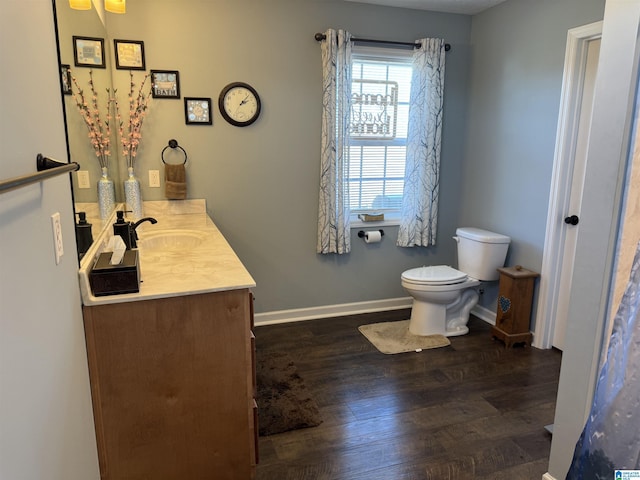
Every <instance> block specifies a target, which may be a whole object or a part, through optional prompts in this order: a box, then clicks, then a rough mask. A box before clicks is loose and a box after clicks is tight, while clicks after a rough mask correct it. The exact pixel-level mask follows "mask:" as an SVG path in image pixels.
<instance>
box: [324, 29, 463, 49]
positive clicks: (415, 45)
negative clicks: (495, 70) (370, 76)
mask: <svg viewBox="0 0 640 480" xmlns="http://www.w3.org/2000/svg"><path fill="white" fill-rule="evenodd" d="M326 38H327V36H326V35H325V34H324V33H316V34H315V39H316V41H318V42H321V41H322V40H326ZM351 41H352V42H362V43H380V44H384V45H398V46H402V47H412V48H420V47H421V45H420V44H419V43H414V42H394V41H391V40H374V39H371V38H352V39H351ZM444 50H445V52H448V51H449V50H451V45H449V44H448V43H445V44H444Z"/></svg>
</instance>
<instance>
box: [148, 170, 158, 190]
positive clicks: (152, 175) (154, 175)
mask: <svg viewBox="0 0 640 480" xmlns="http://www.w3.org/2000/svg"><path fill="white" fill-rule="evenodd" d="M149 186H150V187H159V186H160V170H149Z"/></svg>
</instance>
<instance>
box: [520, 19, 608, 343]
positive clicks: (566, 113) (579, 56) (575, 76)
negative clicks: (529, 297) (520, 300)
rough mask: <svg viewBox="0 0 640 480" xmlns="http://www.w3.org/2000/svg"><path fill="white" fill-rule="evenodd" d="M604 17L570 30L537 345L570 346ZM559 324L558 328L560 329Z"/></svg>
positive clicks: (544, 255) (548, 221) (536, 330)
mask: <svg viewBox="0 0 640 480" xmlns="http://www.w3.org/2000/svg"><path fill="white" fill-rule="evenodd" d="M601 36H602V22H596V23H592V24H589V25H584V26H582V27H577V28H573V29H571V30H569V32H568V34H567V48H566V52H565V65H564V75H563V84H562V95H561V100H560V114H559V118H558V135H557V139H556V151H555V159H554V165H553V176H552V180H551V192H550V198H549V211H548V214H547V229H546V232H545V244H544V253H543V257H542V270H541V276H540V288H539V292H540V293H539V298H538V310H537V315H536V324H535V331H534V338H533V345H534V346H535V347H537V348H551V347H552V346H555V347H557V348H560V349H563V348H564V332H565V330H566V324H565V322H566V318H567V313H568V306H569V305H568V299H569V294H570V292H571V281H572V278H573V268H574V257H575V247H576V238H577V232H578V229H579V226H578V225H572V224H567V223H565V218H567V217H571V216H573V215H575V216H576V217H578V218H579V216H580V211H581V207H582V190H583V184H584V176H585V168H586V152H587V143H588V141H589V134H590V131H591V117H592V106H593V95H594V86H595V77H596V73H597V68H598V57H599V51H600V38H601ZM556 327H557V328H556Z"/></svg>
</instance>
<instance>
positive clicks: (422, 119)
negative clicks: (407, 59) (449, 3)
mask: <svg viewBox="0 0 640 480" xmlns="http://www.w3.org/2000/svg"><path fill="white" fill-rule="evenodd" d="M418 42H419V43H420V44H421V45H422V47H421V48H420V49H417V50H416V51H415V52H414V56H413V77H412V79H411V104H410V106H409V128H408V132H407V164H406V168H405V179H404V195H403V199H402V211H401V218H400V228H399V230H398V240H397V242H396V244H397V245H398V246H399V247H413V246H422V247H427V246H429V245H435V243H436V229H437V226H438V190H439V185H440V144H441V136H442V112H443V98H444V60H445V50H444V46H445V43H444V40H442V39H438V38H424V39H421V40H419V41H418Z"/></svg>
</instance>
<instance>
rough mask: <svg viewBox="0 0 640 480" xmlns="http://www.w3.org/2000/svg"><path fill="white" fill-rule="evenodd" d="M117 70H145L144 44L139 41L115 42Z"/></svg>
mask: <svg viewBox="0 0 640 480" xmlns="http://www.w3.org/2000/svg"><path fill="white" fill-rule="evenodd" d="M113 45H114V47H115V52H116V68H117V69H119V70H144V69H145V64H144V42H141V41H138V40H114V41H113Z"/></svg>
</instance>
